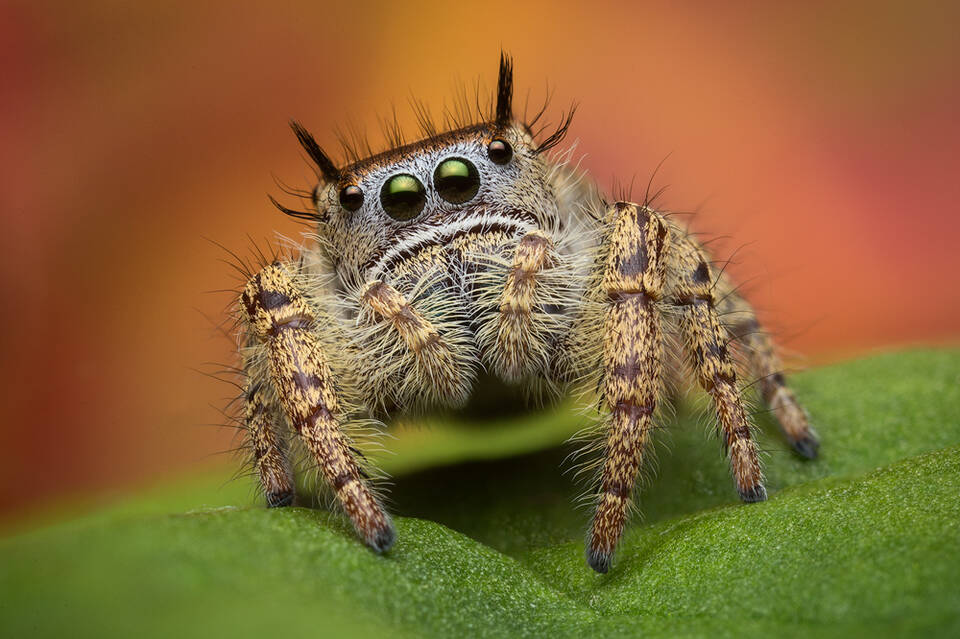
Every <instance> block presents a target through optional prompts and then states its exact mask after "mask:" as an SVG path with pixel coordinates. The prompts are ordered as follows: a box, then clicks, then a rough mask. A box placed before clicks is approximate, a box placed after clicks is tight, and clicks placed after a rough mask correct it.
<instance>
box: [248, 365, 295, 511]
mask: <svg viewBox="0 0 960 639" xmlns="http://www.w3.org/2000/svg"><path fill="white" fill-rule="evenodd" d="M266 383H269V380H262V381H256V380H254V379H253V378H252V375H250V374H249V373H248V378H247V384H246V388H245V390H244V400H245V404H246V411H245V415H244V423H245V425H246V427H247V433H248V436H249V438H250V445H251V449H252V452H253V463H254V465H255V466H256V469H257V476H258V477H259V478H260V486H261V487H262V488H263V493H264V495H266V498H267V506H268V507H269V508H278V507H281V506H289V505H290V504H292V503H293V497H294V486H293V470H292V469H291V467H290V461H289V459H288V457H287V442H286V440H285V439H284V436H283V433H282V432H281V431H280V429H279V428H278V425H277V424H276V423H275V422H274V420H273V417H274V415H273V411H272V410H271V402H270V398H269V395H268V393H267V389H266V388H265V387H264V384H266Z"/></svg>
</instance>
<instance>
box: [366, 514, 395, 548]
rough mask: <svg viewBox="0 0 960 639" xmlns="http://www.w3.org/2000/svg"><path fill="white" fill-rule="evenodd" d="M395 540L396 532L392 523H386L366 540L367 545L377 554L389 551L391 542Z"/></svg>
mask: <svg viewBox="0 0 960 639" xmlns="http://www.w3.org/2000/svg"><path fill="white" fill-rule="evenodd" d="M396 540H397V531H396V529H394V527H393V523H391V522H389V521H388V522H387V523H386V524H384V525H383V526H382V527H380V528H378V529H377V530H375V531H374V533H373V535H372V536H371V537H369V538H368V539H367V544H368V545H369V546H370V547H371V548H372V549H373V550H374V551H375V552H377V553H384V552H387V551H388V550H390V547H391V546H393V542H394V541H396Z"/></svg>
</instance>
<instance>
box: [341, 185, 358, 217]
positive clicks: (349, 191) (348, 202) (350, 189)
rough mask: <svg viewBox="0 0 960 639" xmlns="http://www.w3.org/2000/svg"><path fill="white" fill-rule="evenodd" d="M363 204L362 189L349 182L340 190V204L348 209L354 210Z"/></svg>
mask: <svg viewBox="0 0 960 639" xmlns="http://www.w3.org/2000/svg"><path fill="white" fill-rule="evenodd" d="M361 204H363V191H362V190H361V189H360V187H359V186H356V185H354V184H351V185H350V186H345V187H343V188H342V189H341V190H340V206H342V207H343V208H345V209H347V210H348V211H356V210H357V209H359V208H360V205H361Z"/></svg>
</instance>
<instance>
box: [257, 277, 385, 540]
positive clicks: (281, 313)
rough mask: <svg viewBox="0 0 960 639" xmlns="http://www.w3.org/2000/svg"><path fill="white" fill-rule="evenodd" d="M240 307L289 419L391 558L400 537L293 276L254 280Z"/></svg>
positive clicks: (362, 530)
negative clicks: (346, 420) (355, 442)
mask: <svg viewBox="0 0 960 639" xmlns="http://www.w3.org/2000/svg"><path fill="white" fill-rule="evenodd" d="M241 301H242V303H243V305H244V307H245V309H246V311H247V316H248V319H249V323H250V326H251V328H252V330H253V332H254V334H255V335H256V337H257V339H258V340H259V341H260V342H261V343H263V344H264V345H265V346H266V347H267V353H268V360H269V370H270V377H271V381H272V383H273V385H274V388H275V390H276V393H277V397H278V399H279V402H280V405H281V407H282V408H283V411H284V413H285V414H286V416H287V418H288V419H289V420H290V423H291V424H293V425H294V427H295V428H296V430H297V434H298V435H299V436H300V438H301V439H302V440H303V443H304V444H305V445H306V447H307V450H309V451H310V453H311V454H312V456H313V457H314V459H315V460H316V462H317V464H318V466H319V468H320V471H321V473H322V475H323V478H324V479H325V480H326V482H327V483H328V484H329V485H330V486H331V487H332V488H333V490H334V493H335V494H336V497H337V500H338V501H339V503H340V504H341V506H342V507H343V509H344V511H345V512H346V513H347V516H348V517H349V518H350V521H351V522H352V523H353V526H354V528H355V529H356V530H357V532H358V533H359V534H360V536H361V537H362V538H363V540H364V541H365V542H366V543H367V545H369V546H370V547H371V548H373V549H374V550H376V551H377V552H383V551H385V550H387V549H388V548H390V546H391V545H392V544H393V541H394V538H395V536H396V535H395V532H394V528H393V523H392V522H391V521H390V518H389V516H388V515H387V514H386V512H384V510H383V508H382V507H381V506H380V504H379V503H378V502H377V500H376V498H375V497H374V495H373V493H372V491H371V490H370V488H369V486H368V485H367V483H366V481H365V479H364V477H363V474H362V472H361V470H360V467H359V466H358V464H357V462H356V460H355V459H354V457H353V451H352V450H351V449H350V444H349V442H348V440H347V438H346V437H345V436H344V434H343V432H342V430H341V419H342V415H341V410H340V404H339V399H338V397H337V393H336V390H335V388H334V384H333V379H332V375H331V372H330V366H329V364H328V362H327V359H326V356H325V355H324V353H323V351H322V349H321V347H320V343H319V340H318V339H317V336H316V335H315V334H314V333H313V330H314V328H315V327H314V316H313V313H312V312H311V310H310V307H309V305H308V304H307V302H306V300H305V298H304V296H303V295H302V294H301V293H300V291H299V290H298V289H297V287H296V285H295V284H294V282H293V280H292V278H291V276H290V274H289V273H288V272H287V270H286V268H285V267H284V266H283V265H282V264H279V263H274V264H270V265H268V266H266V267H264V268H263V269H262V270H261V271H260V272H259V273H257V274H256V275H255V276H253V277H252V278H251V279H250V281H249V282H248V283H247V286H246V288H245V290H244V292H243V295H242V296H241Z"/></svg>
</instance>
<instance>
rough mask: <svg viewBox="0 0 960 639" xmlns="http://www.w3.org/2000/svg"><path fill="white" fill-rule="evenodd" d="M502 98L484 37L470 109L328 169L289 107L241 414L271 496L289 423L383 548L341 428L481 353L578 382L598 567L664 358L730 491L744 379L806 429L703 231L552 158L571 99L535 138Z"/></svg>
mask: <svg viewBox="0 0 960 639" xmlns="http://www.w3.org/2000/svg"><path fill="white" fill-rule="evenodd" d="M512 95H513V64H512V60H511V59H510V58H509V57H508V56H504V55H503V54H501V58H500V68H499V78H498V82H497V91H496V94H495V98H494V99H493V100H491V106H493V108H492V110H491V112H490V113H489V114H488V115H487V116H485V117H482V118H481V119H480V121H474V122H472V123H463V122H462V121H459V122H457V124H456V126H451V127H449V130H446V131H442V132H438V131H437V130H436V127H434V125H433V124H431V122H430V121H429V119H427V118H425V117H421V118H420V119H421V126H422V128H423V129H424V132H425V138H424V139H422V140H421V141H419V142H415V143H412V144H403V143H402V141H401V140H400V138H399V135H398V136H396V137H397V139H396V140H395V143H394V144H393V148H391V149H389V150H387V151H385V152H382V153H378V154H369V157H366V158H360V157H359V156H357V154H356V153H355V154H354V156H355V157H354V160H355V161H354V162H353V163H351V164H349V165H348V166H343V167H338V166H336V165H335V164H334V162H333V161H332V160H331V159H330V157H329V156H328V155H327V154H326V153H325V152H324V151H323V150H322V149H321V148H320V146H319V145H318V144H317V142H316V141H315V140H314V138H313V137H312V136H311V135H310V134H309V133H308V132H307V131H306V130H305V129H304V128H303V127H302V126H300V125H299V124H298V123H296V122H292V123H291V126H292V128H293V130H294V133H295V134H296V136H297V138H298V139H299V142H300V144H301V145H302V147H303V149H304V150H305V151H306V153H307V154H308V155H309V157H310V158H311V160H312V161H313V162H314V163H315V164H316V168H317V174H318V178H319V180H318V181H319V184H318V185H317V186H316V188H315V189H314V190H313V191H312V194H311V196H310V199H311V201H312V206H311V207H310V210H308V211H296V210H292V209H288V208H286V207H283V206H282V205H280V204H278V203H277V202H276V201H275V200H274V204H275V205H277V206H278V208H280V209H281V210H282V211H284V212H285V213H287V214H288V215H291V216H294V217H297V218H300V219H301V220H306V221H307V222H308V223H309V224H310V225H311V226H312V228H313V229H314V230H313V233H312V234H308V235H307V236H306V237H307V241H306V243H305V244H304V245H303V246H301V247H299V250H298V252H297V254H295V255H291V256H288V257H287V258H285V259H279V258H277V259H273V260H263V261H262V262H261V264H260V266H259V267H258V268H259V270H258V271H257V272H255V273H250V275H251V276H250V277H249V279H248V280H247V281H246V282H245V286H244V288H243V291H242V293H241V294H240V296H239V298H240V299H239V305H238V307H237V314H238V317H239V320H240V323H241V329H240V336H241V348H240V352H241V359H242V363H243V372H244V375H245V385H244V389H245V392H244V395H243V399H244V402H245V411H244V422H245V426H246V432H247V434H248V437H249V440H250V448H251V450H252V454H253V464H254V467H255V468H256V471H257V474H258V475H259V480H260V485H261V487H262V489H263V492H264V494H265V495H266V501H267V504H268V505H269V506H270V507H278V506H287V505H289V504H291V503H292V501H293V497H294V477H293V471H292V465H291V462H290V446H291V442H290V441H288V438H287V432H288V431H291V430H292V431H293V432H295V433H296V434H297V435H298V436H299V440H300V442H301V443H302V444H303V446H304V447H305V450H306V451H307V453H308V454H309V456H310V457H311V458H312V461H313V462H315V464H316V466H317V467H318V469H319V472H320V477H321V479H322V482H323V484H325V485H326V486H327V487H328V488H329V489H331V490H332V493H333V495H334V497H335V500H336V502H337V503H339V505H340V506H341V507H342V509H343V511H344V512H345V513H346V515H347V516H348V517H349V519H350V521H351V523H352V524H353V527H354V528H355V529H356V532H357V533H358V534H359V536H360V537H361V538H362V539H363V541H364V542H366V544H367V545H368V546H369V547H371V548H372V549H373V550H375V551H377V552H384V551H386V550H387V549H389V548H390V547H391V545H392V544H393V542H394V539H395V531H394V526H393V524H392V522H391V519H390V516H389V515H388V514H387V512H386V511H385V509H384V507H383V503H382V499H381V498H380V497H379V496H378V494H377V493H376V492H375V490H374V484H373V482H372V480H371V478H370V473H369V471H370V469H369V468H368V464H367V462H366V460H365V458H364V457H363V455H362V454H361V453H360V451H359V450H358V449H357V448H356V445H355V437H354V434H353V433H354V432H355V430H354V429H355V428H356V427H357V425H358V424H365V423H366V424H369V423H370V420H376V419H378V418H386V417H389V416H391V415H394V414H396V413H397V412H400V411H407V410H418V409H426V408H431V407H462V406H463V405H464V403H465V402H466V401H467V400H468V398H469V397H470V396H471V392H472V390H473V388H474V386H475V384H476V382H477V376H478V373H479V372H480V371H485V372H486V373H488V374H490V375H493V376H495V377H497V378H499V379H500V380H502V381H504V382H506V383H509V384H516V385H522V386H524V387H527V388H531V389H536V391H537V392H543V393H546V394H548V395H549V394H551V393H552V394H555V395H560V394H563V393H567V392H570V391H577V389H581V390H582V392H583V394H582V396H587V397H590V398H591V399H590V400H589V401H593V402H595V404H596V409H597V411H598V415H597V418H596V419H597V424H598V430H599V431H600V433H601V435H600V437H599V439H598V444H597V448H598V449H599V450H600V452H601V454H600V456H599V457H600V458H599V461H598V465H597V470H598V472H597V478H596V481H595V485H594V488H593V489H592V490H593V492H592V494H593V496H594V502H593V518H592V523H591V525H590V529H589V533H588V537H587V542H586V558H587V563H588V564H589V565H590V566H591V567H592V568H593V569H594V570H596V571H598V572H600V573H604V572H607V571H608V570H609V568H610V565H611V559H612V557H613V553H614V550H615V548H616V546H617V543H618V541H619V539H620V537H621V535H622V533H623V530H624V524H625V522H626V519H627V516H628V512H629V510H630V505H631V502H632V500H633V493H634V488H635V485H636V483H637V482H636V478H637V476H638V473H639V471H640V468H641V464H642V463H643V461H644V458H645V456H646V455H648V454H649V450H648V449H649V441H650V439H651V433H652V430H653V428H654V423H655V419H656V417H657V413H656V409H657V407H658V405H659V404H661V403H662V401H661V400H662V395H663V392H664V388H665V383H664V378H665V377H666V376H667V373H673V372H674V371H675V370H677V363H678V362H680V361H686V362H687V364H685V365H684V366H685V367H686V370H689V371H690V372H692V373H693V376H694V377H695V378H696V380H697V381H698V382H699V385H700V386H701V387H702V388H703V389H704V390H705V391H706V392H707V393H708V394H709V396H710V397H711V398H712V403H713V407H714V409H715V412H716V416H717V428H718V432H719V434H720V438H721V440H722V442H723V444H724V448H725V450H726V453H727V455H728V456H729V462H730V467H731V470H732V474H733V481H734V484H735V486H736V490H737V492H738V493H739V496H740V498H741V499H742V500H743V501H744V502H757V501H763V500H765V499H766V497H767V495H766V490H765V488H764V479H763V472H762V468H761V463H760V459H759V457H758V449H757V444H756V442H755V440H754V438H753V436H752V434H751V428H752V427H751V421H750V418H749V416H748V413H747V412H746V411H745V409H744V401H743V399H742V397H741V395H742V392H743V391H744V390H745V384H744V383H743V382H742V379H741V376H746V375H749V376H751V377H754V378H756V379H757V380H758V384H759V388H760V392H761V395H762V397H763V399H764V401H765V402H766V404H767V405H768V406H769V407H770V409H771V410H772V412H773V413H774V414H775V416H776V418H777V420H778V421H779V424H780V426H781V428H782V431H783V433H784V435H785V436H786V438H787V440H788V441H789V442H790V444H792V446H793V448H794V449H795V450H796V451H797V452H798V453H799V454H800V455H802V456H804V457H807V458H814V457H816V455H817V450H818V447H819V444H818V440H817V438H816V435H815V434H814V432H813V431H812V429H811V428H810V426H809V425H808V420H807V416H806V414H805V412H804V410H803V409H802V408H801V406H800V405H799V404H798V402H797V400H796V399H795V397H794V394H793V393H792V392H791V390H790V389H789V388H788V386H787V385H786V382H785V379H784V376H783V375H782V374H781V372H780V371H781V363H780V360H779V358H778V356H777V354H776V352H775V349H774V347H773V344H772V343H771V341H770V339H769V337H768V336H767V334H766V333H764V332H763V331H762V330H761V328H760V325H759V324H758V322H757V319H756V316H755V314H754V312H753V310H752V309H751V307H750V305H749V304H747V302H745V301H744V299H743V298H742V297H741V296H740V295H739V294H738V293H737V292H736V290H735V289H734V288H733V286H732V285H731V284H730V282H729V281H728V279H727V278H726V277H724V276H723V274H722V273H719V274H718V273H716V272H715V269H714V268H712V267H711V262H710V259H709V257H708V254H707V253H706V251H705V250H704V248H703V247H702V246H701V245H700V244H699V243H698V242H697V241H696V240H695V239H694V238H693V237H692V236H691V235H690V234H688V233H687V232H686V231H685V230H683V229H682V228H681V227H680V226H678V225H677V224H676V223H675V222H674V221H673V220H671V219H670V217H669V216H668V215H667V214H665V213H663V212H659V211H657V210H654V208H653V207H652V206H651V205H650V202H649V199H648V200H647V201H646V202H645V203H643V204H637V203H631V202H615V203H612V204H608V203H606V202H605V201H604V200H603V198H602V197H601V196H600V195H599V194H598V191H597V189H596V188H595V187H592V186H591V185H590V183H589V181H588V180H587V179H586V177H585V176H584V175H583V174H582V173H581V172H580V171H579V170H578V169H576V168H573V167H571V166H570V164H569V162H568V161H567V160H568V158H569V154H566V155H563V154H560V155H556V154H548V153H547V151H548V150H549V149H551V148H552V147H554V146H555V145H556V144H558V143H559V142H560V141H561V139H562V138H563V135H564V133H565V132H566V130H567V127H568V125H569V123H570V116H571V115H572V110H571V113H570V114H568V116H567V117H566V118H564V121H563V123H562V125H561V126H560V127H559V128H558V129H557V130H556V131H554V132H553V133H552V134H551V135H549V136H547V137H546V138H545V139H542V138H543V135H542V132H537V133H535V132H534V130H533V125H531V124H525V123H523V122H522V121H520V120H518V119H516V118H515V117H514V115H513V108H512ZM541 113H542V111H541ZM421 115H422V113H421ZM538 139H539V141H538ZM271 199H272V198H271ZM671 335H678V336H680V339H678V340H671V339H668V338H669V337H670V336H671Z"/></svg>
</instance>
